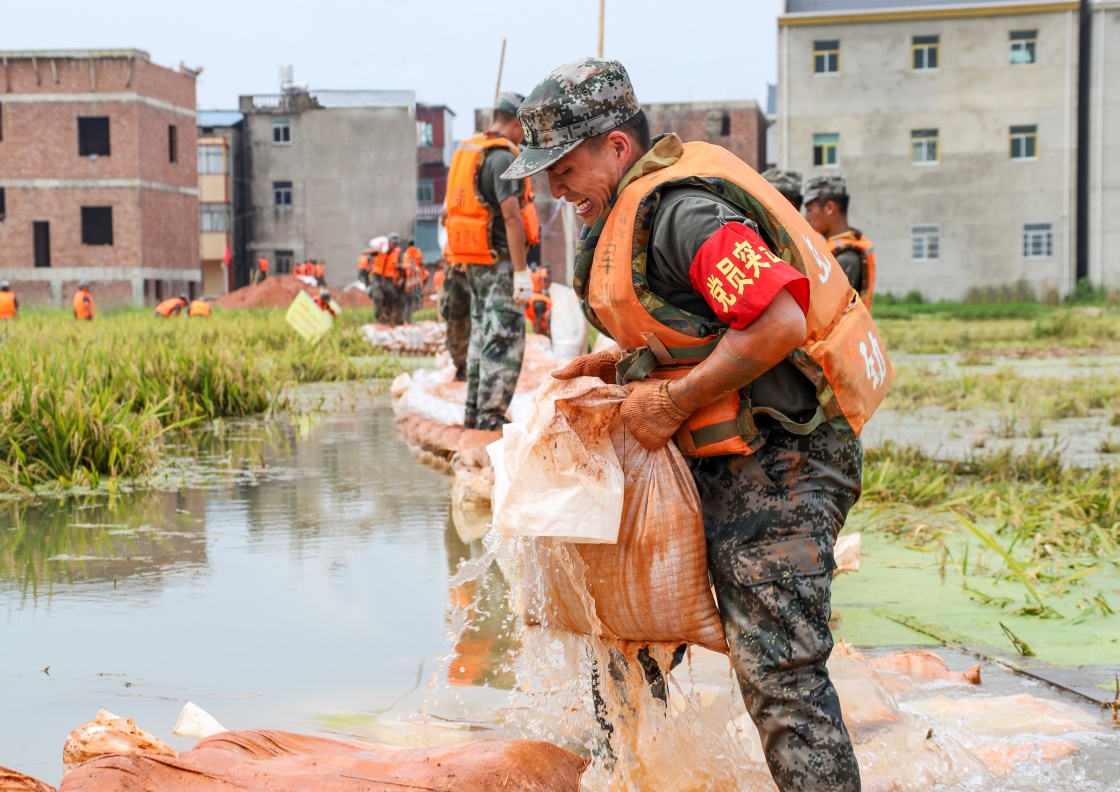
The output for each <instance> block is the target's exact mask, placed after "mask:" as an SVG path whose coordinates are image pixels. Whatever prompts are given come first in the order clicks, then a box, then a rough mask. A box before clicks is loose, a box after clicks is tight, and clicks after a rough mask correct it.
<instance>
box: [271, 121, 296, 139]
mask: <svg viewBox="0 0 1120 792" xmlns="http://www.w3.org/2000/svg"><path fill="white" fill-rule="evenodd" d="M272 142H273V143H274V144H276V145H281V146H282V145H287V144H288V143H291V142H292V119H290V118H274V119H272Z"/></svg>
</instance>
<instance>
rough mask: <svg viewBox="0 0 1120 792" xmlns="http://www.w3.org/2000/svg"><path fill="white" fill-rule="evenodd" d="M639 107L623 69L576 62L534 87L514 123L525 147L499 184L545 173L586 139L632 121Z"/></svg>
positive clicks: (598, 62)
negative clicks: (518, 123)
mask: <svg viewBox="0 0 1120 792" xmlns="http://www.w3.org/2000/svg"><path fill="white" fill-rule="evenodd" d="M639 110H641V106H640V105H639V104H638V98H637V97H636V96H635V95H634V86H633V85H631V84H630V75H628V74H627V73H626V68H625V67H624V66H623V65H622V64H621V63H619V62H618V61H614V60H601V59H599V58H580V59H579V60H577V61H572V62H571V63H566V64H564V65H563V66H561V67H560V68H558V69H554V70H553V71H552V72H551V73H550V74H549V75H548V76H547V77H545V78H544V79H543V80H541V81H540V82H539V83H537V87H536V88H534V89H533V91H532V93H530V94H529V97H528V98H527V99H526V100H525V102H524V104H522V105H521V109H520V110H519V111H518V113H517V117H518V118H519V119H520V120H521V127H522V129H524V130H525V147H524V149H523V150H522V152H521V156H519V157H518V158H517V159H516V160H514V161H513V164H512V165H510V166H509V168H508V169H507V170H506V172H505V173H503V174H502V178H503V179H523V178H525V177H526V176H531V175H533V174H534V173H537V172H538V171H542V170H544V169H545V168H547V167H549V166H550V165H552V164H553V163H555V162H556V161H558V160H559V159H560V158H561V157H563V156H564V155H565V154H567V153H568V152H569V151H571V150H572V149H574V148H575V147H576V146H578V145H579V144H580V143H582V142H583V141H585V140H587V139H588V138H591V137H595V136H596V135H600V134H602V133H603V132H609V131H610V130H612V129H614V128H615V127H617V126H619V125H620V124H624V123H626V122H627V121H629V120H630V119H631V118H633V117H634V116H635V115H636V114H637V113H638V111H639Z"/></svg>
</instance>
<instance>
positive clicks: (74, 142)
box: [0, 50, 201, 306]
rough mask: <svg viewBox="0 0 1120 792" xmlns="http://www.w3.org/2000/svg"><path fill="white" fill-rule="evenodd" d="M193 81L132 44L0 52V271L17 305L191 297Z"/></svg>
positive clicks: (195, 278) (195, 269) (194, 286)
mask: <svg viewBox="0 0 1120 792" xmlns="http://www.w3.org/2000/svg"><path fill="white" fill-rule="evenodd" d="M195 76H196V75H195V72H192V71H190V70H187V69H184V68H182V67H180V69H179V70H172V69H167V68H163V67H161V66H157V65H155V64H153V63H152V62H151V60H150V58H149V56H148V54H147V53H146V52H143V51H141V50H47V51H26V52H0V277H3V278H5V279H7V280H10V281H11V282H12V288H13V290H14V291H15V292H16V293H17V294H18V296H19V298H20V299H21V301H23V302H24V303H25V304H34V303H48V302H51V303H54V304H55V305H61V304H64V303H68V302H69V300H70V298H71V297H72V296H73V293H74V291H75V289H76V287H77V284H78V282H79V281H82V280H88V281H90V282H91V284H92V287H93V288H92V290H93V295H94V299H95V300H96V301H97V304H98V306H113V305H124V304H134V305H138V304H142V303H143V302H145V301H148V302H151V301H154V300H159V299H161V298H163V297H164V296H166V295H169V294H177V293H179V292H180V291H185V292H188V293H189V294H191V295H194V294H196V293H197V291H198V284H199V282H200V280H201V272H200V269H199V256H198V176H197V171H196V165H197V160H196V153H195V152H196V130H195Z"/></svg>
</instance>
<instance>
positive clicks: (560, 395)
mask: <svg viewBox="0 0 1120 792" xmlns="http://www.w3.org/2000/svg"><path fill="white" fill-rule="evenodd" d="M604 387H605V386H604V385H603V383H602V382H601V381H600V380H598V379H597V378H595V377H580V378H579V379H576V380H571V381H561V380H554V379H551V378H550V379H548V380H546V381H545V382H544V383H543V384H542V385H541V387H540V388H539V389H538V390H537V392H536V394H535V395H534V398H533V404H534V406H535V407H536V412H535V413H534V415H533V418H532V420H531V421H530V422H529V423H528V424H527V425H522V424H517V423H511V424H506V425H505V427H504V428H503V432H502V439H501V441H499V442H498V443H494V444H492V445H491V446H490V447H488V449H487V450H488V451H491V461H492V463H493V465H494V492H493V495H492V503H493V506H494V527H495V528H496V529H497V530H498V532H499V533H501V534H503V535H505V536H542V537H551V538H554V539H559V540H562V541H567V542H583V543H589V544H613V543H614V542H617V541H618V530H619V525H620V523H621V520H622V505H623V500H624V494H623V486H624V481H625V477H624V475H623V472H622V466H621V465H620V464H619V461H618V456H617V454H616V453H615V449H614V445H613V443H612V442H611V437H610V431H609V428H610V424H611V421H612V420H613V419H615V418H616V417H617V415H618V406H619V403H620V402H621V397H617V398H614V399H609V398H605V397H604V395H603V392H604ZM612 387H613V386H612ZM619 391H621V388H620V389H619ZM616 396H617V394H616ZM621 396H625V393H622V394H621ZM495 446H500V447H499V448H495Z"/></svg>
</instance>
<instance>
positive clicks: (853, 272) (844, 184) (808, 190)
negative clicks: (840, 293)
mask: <svg viewBox="0 0 1120 792" xmlns="http://www.w3.org/2000/svg"><path fill="white" fill-rule="evenodd" d="M847 194H848V180H847V179H845V178H844V174H842V173H832V174H829V175H827V176H814V177H813V178H811V179H809V181H808V183H807V184H806V185H805V203H806V204H808V203H809V202H811V201H816V200H817V199H819V198H824V199H828V198H835V197H837V196H841V195H847ZM854 230H855V229H853V231H854ZM856 233H857V234H858V233H859V232H858V231H856ZM828 242H829V246H830V247H831V248H832V255H833V256H834V257H835V258H836V261H837V263H838V264H839V265H840V269H842V270H844V274H845V275H847V276H848V282H849V283H851V284H852V288H853V289H856V290H858V289H859V288H860V283H861V280H862V275H863V258H862V257H861V256H860V254H859V253H858V252H857V251H855V250H852V249H851V248H848V249H840V248H839V247H838V246H837V244H836V243H837V238H836V237H830V238H829V239H828Z"/></svg>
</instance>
